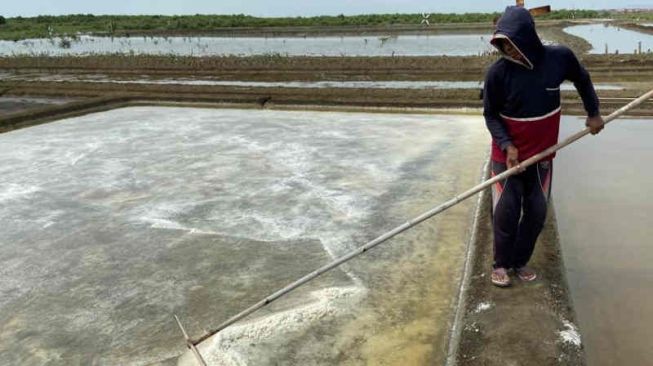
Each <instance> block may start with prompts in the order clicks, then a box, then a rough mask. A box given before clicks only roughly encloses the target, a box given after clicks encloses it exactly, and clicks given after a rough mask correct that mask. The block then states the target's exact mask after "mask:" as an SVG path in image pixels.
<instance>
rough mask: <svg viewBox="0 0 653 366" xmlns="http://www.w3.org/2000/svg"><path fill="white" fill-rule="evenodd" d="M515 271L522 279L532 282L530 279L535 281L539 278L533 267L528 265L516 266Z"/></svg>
mask: <svg viewBox="0 0 653 366" xmlns="http://www.w3.org/2000/svg"><path fill="white" fill-rule="evenodd" d="M515 273H516V274H517V277H519V279H520V280H522V281H526V282H530V281H535V279H536V278H537V273H535V271H534V270H533V269H532V268H529V267H527V266H523V267H520V268H515Z"/></svg>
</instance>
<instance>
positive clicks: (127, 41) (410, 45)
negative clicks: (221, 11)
mask: <svg viewBox="0 0 653 366" xmlns="http://www.w3.org/2000/svg"><path fill="white" fill-rule="evenodd" d="M491 50H492V47H491V46H490V44H489V37H488V35H483V34H448V35H400V36H395V37H379V36H367V37H363V36H343V37H306V38H304V37H287V38H280V37H274V38H272V37H270V38H264V37H129V38H126V37H116V38H110V37H92V36H81V37H79V39H78V40H74V41H71V43H70V47H69V48H63V47H61V39H60V38H54V39H52V40H49V39H28V40H23V41H18V42H13V41H0V55H3V56H7V55H25V54H34V55H40V54H45V55H90V54H111V53H123V54H149V55H183V56H225V55H239V56H252V55H266V54H280V55H284V56H392V55H395V56H441V55H449V56H467V55H478V54H480V53H484V52H488V51H491Z"/></svg>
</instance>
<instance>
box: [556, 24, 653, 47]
mask: <svg viewBox="0 0 653 366" xmlns="http://www.w3.org/2000/svg"><path fill="white" fill-rule="evenodd" d="M565 32H567V33H569V34H572V35H574V36H578V37H581V38H584V39H585V40H587V41H588V42H589V43H591V44H592V50H591V51H590V53H594V54H600V53H605V49H606V45H607V49H608V53H615V52H619V53H626V54H629V53H636V52H638V51H639V49H640V48H641V51H642V52H643V53H647V52H652V51H653V35H650V34H646V33H641V32H635V31H632V30H628V29H623V28H620V27H616V26H612V25H609V24H585V25H575V26H573V27H568V28H565ZM640 42H641V46H640Z"/></svg>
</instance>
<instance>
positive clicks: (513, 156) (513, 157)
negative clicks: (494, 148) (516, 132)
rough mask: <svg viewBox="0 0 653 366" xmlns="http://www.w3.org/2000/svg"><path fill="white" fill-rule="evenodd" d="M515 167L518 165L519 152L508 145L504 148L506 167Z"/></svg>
mask: <svg viewBox="0 0 653 366" xmlns="http://www.w3.org/2000/svg"><path fill="white" fill-rule="evenodd" d="M517 165H519V150H517V148H516V147H515V145H508V147H507V148H506V166H507V167H508V169H511V168H512V167H514V166H517Z"/></svg>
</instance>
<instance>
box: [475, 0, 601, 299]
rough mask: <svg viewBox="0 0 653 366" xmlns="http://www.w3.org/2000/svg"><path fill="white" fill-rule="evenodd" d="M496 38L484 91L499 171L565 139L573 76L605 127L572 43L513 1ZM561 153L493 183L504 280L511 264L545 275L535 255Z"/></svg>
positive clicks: (529, 275) (498, 270)
mask: <svg viewBox="0 0 653 366" xmlns="http://www.w3.org/2000/svg"><path fill="white" fill-rule="evenodd" d="M491 43H492V45H494V46H495V47H496V48H497V49H498V50H499V52H501V54H502V55H503V57H502V58H501V59H500V60H498V61H497V62H495V63H494V64H493V65H492V66H491V67H490V69H489V70H488V73H487V75H486V79H485V86H484V92H483V96H484V112H483V115H484V116H485V121H486V125H487V128H488V130H489V131H490V134H491V135H492V140H493V141H492V174H493V175H497V174H500V173H502V172H503V171H505V170H506V169H510V168H512V167H514V166H517V165H518V164H519V162H520V161H523V160H526V159H528V158H529V157H531V156H533V155H535V154H537V153H539V152H541V151H543V150H545V149H546V148H548V147H550V146H553V145H555V144H556V143H557V141H558V130H559V125H560V84H561V83H562V82H563V81H564V80H570V81H572V82H573V83H574V86H575V87H576V89H577V90H578V93H579V94H580V96H581V98H582V100H583V105H584V107H585V110H586V111H587V116H588V117H587V122H586V124H587V126H588V127H589V128H590V129H591V132H592V134H597V133H599V132H600V131H601V129H603V124H604V122H603V119H602V118H601V115H600V112H599V101H598V98H597V96H596V92H595V91H594V86H593V85H592V81H591V80H590V76H589V74H588V73H587V71H586V70H585V69H584V68H583V66H582V65H581V64H580V63H579V62H578V59H577V58H576V56H575V55H574V53H573V52H572V51H571V50H570V49H569V48H567V47H564V46H544V45H543V44H542V42H541V41H540V39H539V37H538V35H537V33H536V31H535V22H534V21H533V17H532V16H531V15H530V13H529V12H528V10H526V9H525V8H523V7H518V6H511V7H508V8H506V11H505V13H504V14H503V16H502V17H501V18H500V19H499V21H498V22H497V27H496V31H495V33H494V37H493V38H492V41H491ZM554 156H555V154H552V155H551V156H548V157H546V158H545V159H543V160H542V161H541V162H539V163H538V164H534V165H532V166H530V167H528V168H527V169H526V170H524V171H522V172H520V173H519V174H517V175H514V176H512V177H510V178H508V179H506V180H505V181H502V182H500V183H497V184H496V185H495V186H494V187H493V190H492V191H493V192H492V193H493V194H492V200H493V227H494V265H493V270H492V273H491V279H492V283H493V284H495V285H497V286H501V287H505V286H509V285H510V281H511V280H510V276H509V273H508V272H509V271H510V270H514V271H515V274H516V275H517V277H519V278H520V279H521V280H524V281H533V280H535V279H536V277H537V274H536V273H535V271H534V270H532V269H531V268H529V267H528V266H527V263H528V261H529V260H530V258H531V255H532V254H533V249H534V247H535V241H536V240H537V237H538V236H539V234H540V231H541V230H542V227H543V225H544V220H545V218H546V209H547V201H548V199H549V196H550V192H551V176H552V175H551V171H552V160H553V158H554Z"/></svg>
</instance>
